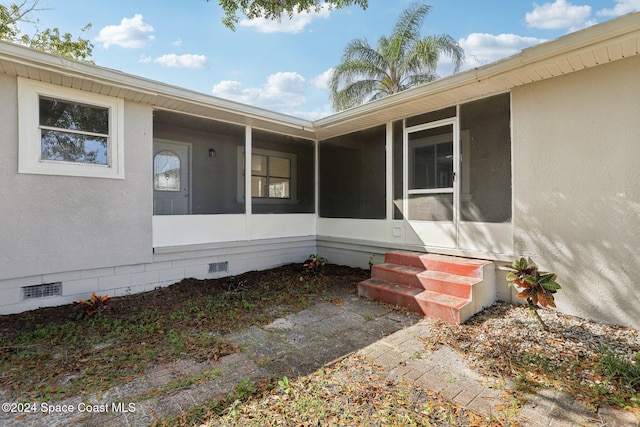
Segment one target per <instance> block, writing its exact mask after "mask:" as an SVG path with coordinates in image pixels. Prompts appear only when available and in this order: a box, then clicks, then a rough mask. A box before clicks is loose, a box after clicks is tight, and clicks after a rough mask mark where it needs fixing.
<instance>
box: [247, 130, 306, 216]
mask: <svg viewBox="0 0 640 427" xmlns="http://www.w3.org/2000/svg"><path fill="white" fill-rule="evenodd" d="M251 136H252V142H251V145H252V149H253V156H252V163H253V162H254V161H258V160H259V162H260V170H257V171H252V188H253V191H252V193H253V194H252V198H251V206H252V207H251V209H252V211H253V213H254V214H287V213H313V212H314V211H315V192H314V179H315V161H314V156H315V149H314V142H313V141H310V140H307V139H302V138H295V137H291V136H286V135H281V134H277V133H273V132H267V131H263V130H259V129H253V131H252V133H251Z"/></svg>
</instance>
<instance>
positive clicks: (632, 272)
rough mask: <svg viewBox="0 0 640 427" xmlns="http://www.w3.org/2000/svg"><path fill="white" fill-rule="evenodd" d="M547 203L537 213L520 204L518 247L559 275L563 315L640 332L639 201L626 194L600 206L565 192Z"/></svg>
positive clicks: (558, 297) (601, 201)
mask: <svg viewBox="0 0 640 427" xmlns="http://www.w3.org/2000/svg"><path fill="white" fill-rule="evenodd" d="M537 200H540V199H537ZM545 201H547V202H548V203H549V205H548V206H545V207H544V209H541V207H540V206H536V207H535V213H534V212H532V211H533V209H530V205H526V204H524V203H521V202H517V203H516V206H515V209H516V214H515V218H516V223H515V230H514V233H515V236H514V238H515V242H514V243H515V248H516V252H517V253H518V252H519V253H521V254H522V255H525V256H530V257H531V259H532V260H533V261H534V262H535V263H536V264H538V266H539V267H540V268H541V269H543V270H547V271H552V272H555V273H557V274H558V282H559V283H560V284H561V285H562V289H561V290H560V291H559V292H558V293H557V294H556V303H557V305H558V310H560V311H561V312H564V313H568V314H573V315H577V316H580V317H584V318H589V319H593V320H597V321H602V322H608V323H615V324H623V325H628V326H632V327H634V328H636V329H640V285H639V284H638V272H639V271H640V223H639V222H640V221H639V218H640V202H639V201H638V200H633V199H632V198H629V197H628V195H627V194H626V193H617V194H615V195H613V196H607V197H601V198H600V199H599V200H597V202H596V203H594V198H589V197H583V198H581V199H580V200H578V198H575V197H572V198H568V197H566V196H565V195H563V194H562V193H555V194H553V195H552V196H551V197H548V198H547V199H545ZM541 212H543V214H542V215H538V216H536V213H541Z"/></svg>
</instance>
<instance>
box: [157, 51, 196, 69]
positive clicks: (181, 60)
mask: <svg viewBox="0 0 640 427" xmlns="http://www.w3.org/2000/svg"><path fill="white" fill-rule="evenodd" d="M153 62H155V63H156V64H160V65H162V66H163V67H173V68H205V67H206V66H207V57H206V56H204V55H193V54H189V53H187V54H184V55H176V54H175V53H169V54H167V55H162V56H160V57H158V58H156V59H154V60H153Z"/></svg>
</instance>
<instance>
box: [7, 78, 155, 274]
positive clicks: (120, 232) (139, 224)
mask: <svg viewBox="0 0 640 427" xmlns="http://www.w3.org/2000/svg"><path fill="white" fill-rule="evenodd" d="M0 99H2V101H3V102H2V103H1V104H0V123H1V124H2V132H0V182H2V185H1V186H0V201H1V202H0V203H1V205H2V220H1V221H0V280H1V279H10V278H16V277H27V276H37V275H41V274H47V273H55V272H64V271H72V270H80V269H90V268H101V267H112V266H114V265H131V264H138V263H144V262H150V261H151V260H152V256H153V254H152V245H151V213H152V194H151V191H150V185H151V148H152V142H151V141H152V111H151V108H150V107H149V106H143V105H137V104H133V103H125V113H124V116H125V124H124V129H125V130H124V136H125V142H124V147H125V150H124V152H125V179H123V180H122V179H101V178H84V177H67V176H49V175H31V174H18V107H17V82H16V78H15V77H8V76H0ZM25 284H26V283H25ZM29 284H39V283H29Z"/></svg>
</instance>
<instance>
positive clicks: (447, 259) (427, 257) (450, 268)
mask: <svg viewBox="0 0 640 427" xmlns="http://www.w3.org/2000/svg"><path fill="white" fill-rule="evenodd" d="M420 259H421V260H422V262H423V263H424V266H425V269H426V270H436V271H445V272H447V273H450V274H456V275H458V276H468V277H476V278H478V279H482V278H483V268H484V267H486V266H489V265H490V266H491V268H493V262H492V261H487V260H482V259H472V258H462V257H456V256H449V255H438V254H424V255H422V256H421V257H420Z"/></svg>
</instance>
